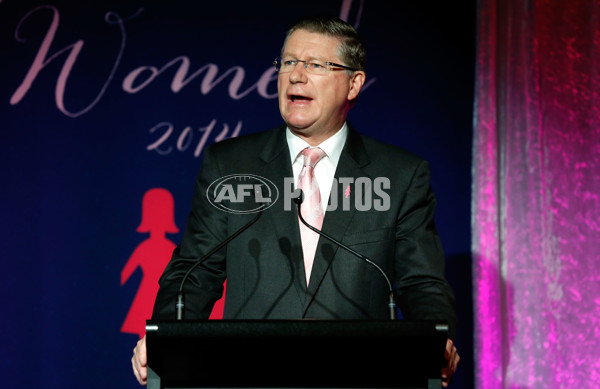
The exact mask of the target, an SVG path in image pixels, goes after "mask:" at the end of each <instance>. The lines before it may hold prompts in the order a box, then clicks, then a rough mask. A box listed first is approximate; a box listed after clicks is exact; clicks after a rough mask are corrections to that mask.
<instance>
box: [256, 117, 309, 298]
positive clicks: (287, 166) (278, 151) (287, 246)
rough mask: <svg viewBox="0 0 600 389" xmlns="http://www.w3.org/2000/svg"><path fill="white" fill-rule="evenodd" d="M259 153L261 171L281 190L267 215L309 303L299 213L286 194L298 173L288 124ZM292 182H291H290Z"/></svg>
mask: <svg viewBox="0 0 600 389" xmlns="http://www.w3.org/2000/svg"><path fill="white" fill-rule="evenodd" d="M259 157H260V158H261V159H262V160H263V162H264V163H265V165H264V166H263V169H262V170H261V172H260V175H261V176H262V177H264V178H267V179H268V180H270V181H271V182H272V183H273V184H275V186H276V187H277V190H278V191H279V199H278V200H277V202H276V203H275V204H274V205H273V206H272V207H271V208H269V209H267V210H266V211H265V215H268V217H269V219H270V222H271V223H272V225H273V228H274V231H275V236H277V237H279V238H278V239H279V242H278V243H279V248H280V250H281V252H282V254H283V256H284V257H285V258H287V260H289V263H290V270H291V272H292V277H293V279H294V286H295V289H296V291H297V293H298V297H299V299H300V301H301V304H305V303H306V300H307V297H306V275H305V272H304V262H303V259H302V246H301V244H300V229H299V227H298V216H297V212H296V208H295V204H294V203H293V202H291V201H289V200H290V199H289V196H288V195H286V194H290V193H291V191H293V177H294V175H293V173H292V163H291V161H290V154H289V148H288V146H287V141H286V139H285V127H282V128H280V131H276V132H274V134H273V136H272V137H271V138H270V139H269V140H268V141H267V142H266V143H265V145H264V148H263V149H262V152H261V153H260V155H259ZM285 178H289V181H286V180H285ZM290 183H291V186H289V185H288V184H290ZM286 186H287V187H286ZM286 202H287V204H286Z"/></svg>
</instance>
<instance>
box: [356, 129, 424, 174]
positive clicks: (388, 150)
mask: <svg viewBox="0 0 600 389" xmlns="http://www.w3.org/2000/svg"><path fill="white" fill-rule="evenodd" d="M356 134H357V136H358V139H360V142H361V143H362V145H363V146H364V150H365V152H366V154H367V156H368V159H369V160H370V161H371V162H372V163H376V164H381V165H384V166H389V167H392V168H393V167H397V166H398V164H402V165H419V164H421V163H423V162H425V160H424V159H423V158H422V157H421V156H419V155H417V154H416V153H414V152H412V151H409V150H407V149H404V148H402V147H400V146H397V145H395V144H391V143H388V142H383V141H381V140H378V139H375V138H373V137H371V136H368V135H365V134H363V133H361V132H356Z"/></svg>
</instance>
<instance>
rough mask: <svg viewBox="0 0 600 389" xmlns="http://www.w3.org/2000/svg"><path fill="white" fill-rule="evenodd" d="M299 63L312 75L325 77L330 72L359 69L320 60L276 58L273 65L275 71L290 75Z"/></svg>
mask: <svg viewBox="0 0 600 389" xmlns="http://www.w3.org/2000/svg"><path fill="white" fill-rule="evenodd" d="M298 62H302V64H303V65H304V69H306V71H307V72H308V73H311V74H321V75H324V74H327V72H328V71H330V70H340V69H345V70H351V71H353V72H356V71H358V69H354V68H351V67H349V66H345V65H340V64H337V63H333V62H328V61H327V62H324V61H319V60H311V61H302V60H299V59H291V58H275V61H273V65H275V70H277V71H278V72H279V73H289V72H293V71H294V69H296V65H298Z"/></svg>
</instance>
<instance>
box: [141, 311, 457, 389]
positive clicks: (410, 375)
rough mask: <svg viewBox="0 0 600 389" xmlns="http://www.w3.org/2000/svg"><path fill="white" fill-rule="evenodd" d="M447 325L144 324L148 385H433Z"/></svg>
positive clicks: (437, 376)
mask: <svg viewBox="0 0 600 389" xmlns="http://www.w3.org/2000/svg"><path fill="white" fill-rule="evenodd" d="M447 329H448V327H447V325H445V324H443V323H438V322H407V321H401V320H397V321H321V320H298V321H287V320H282V321H263V320H257V321H243V320H231V321H229V320H209V321H183V322H181V321H180V322H162V321H160V322H159V321H149V322H148V323H147V326H146V342H147V350H148V389H159V388H200V387H202V388H411V389H413V388H414V389H417V388H418V389H421V388H423V389H433V388H436V389H437V388H440V387H441V379H440V370H441V368H442V364H443V356H444V348H445V344H446V338H447Z"/></svg>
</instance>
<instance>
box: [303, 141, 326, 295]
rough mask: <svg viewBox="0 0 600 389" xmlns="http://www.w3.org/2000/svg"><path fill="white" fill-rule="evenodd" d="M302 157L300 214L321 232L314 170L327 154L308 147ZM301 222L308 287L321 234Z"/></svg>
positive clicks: (319, 201)
mask: <svg viewBox="0 0 600 389" xmlns="http://www.w3.org/2000/svg"><path fill="white" fill-rule="evenodd" d="M302 155H304V165H303V167H302V170H301V171H300V176H299V178H298V188H300V189H302V191H303V192H304V201H303V202H302V205H301V207H300V212H302V217H304V220H306V222H307V223H308V224H310V225H311V226H313V227H315V228H317V229H319V230H320V229H321V227H322V225H323V209H322V206H321V192H320V191H319V185H318V183H317V180H315V171H314V168H315V165H316V164H317V162H319V161H320V160H321V158H323V157H324V156H325V152H324V151H323V150H321V149H320V148H318V147H316V148H308V147H307V148H305V149H304V150H302ZM299 222H300V238H301V239H302V254H303V256H304V270H305V272H306V284H307V285H308V283H309V281H310V273H311V270H312V266H313V261H314V259H315V252H316V250H317V243H318V242H319V234H317V233H316V232H314V231H311V230H310V229H309V228H308V227H306V226H305V225H304V224H303V223H302V222H301V221H299Z"/></svg>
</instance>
